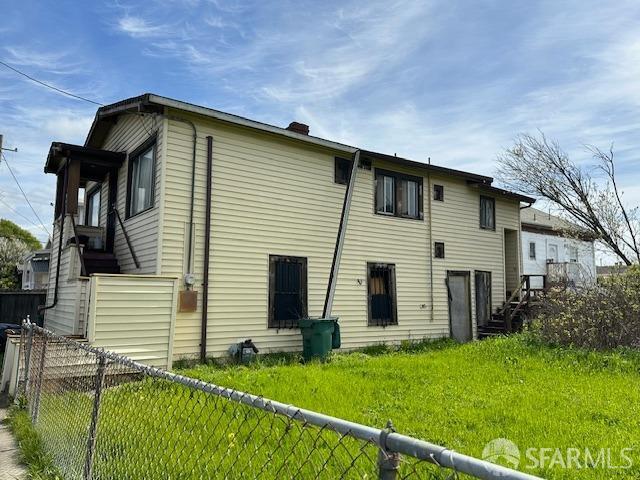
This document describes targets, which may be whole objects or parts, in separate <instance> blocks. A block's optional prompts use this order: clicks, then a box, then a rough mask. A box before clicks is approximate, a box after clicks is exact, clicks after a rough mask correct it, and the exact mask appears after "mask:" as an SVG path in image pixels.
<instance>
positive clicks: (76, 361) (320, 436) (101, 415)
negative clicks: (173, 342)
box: [19, 323, 537, 480]
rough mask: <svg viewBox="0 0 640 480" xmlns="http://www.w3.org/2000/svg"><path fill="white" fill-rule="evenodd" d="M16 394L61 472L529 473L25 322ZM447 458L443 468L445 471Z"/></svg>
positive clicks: (390, 478)
mask: <svg viewBox="0 0 640 480" xmlns="http://www.w3.org/2000/svg"><path fill="white" fill-rule="evenodd" d="M20 358H21V362H20V363H21V369H20V375H21V377H20V378H21V382H20V386H19V388H20V392H21V394H20V395H21V396H22V397H23V398H24V399H25V400H26V405H27V408H28V410H29V412H30V414H31V418H32V420H33V423H34V426H35V429H36V430H37V432H38V433H39V435H40V437H41V439H42V442H43V447H44V449H45V450H46V453H47V454H48V455H50V456H51V458H52V459H53V461H54V463H55V465H56V467H57V468H58V469H59V470H60V473H61V474H62V477H63V478H66V479H86V480H88V479H122V478H130V479H134V478H144V479H156V478H158V479H159V478H179V479H202V478H229V479H236V478H251V479H253V478H265V479H284V478H305V479H306V478H316V479H334V478H345V479H351V478H354V479H355V478H358V479H362V478H369V479H372V478H380V479H385V480H394V479H418V478H451V475H452V472H451V470H453V476H454V477H456V476H457V475H456V474H457V473H466V474H469V475H471V476H474V477H476V478H481V479H498V478H499V479H502V480H510V479H513V480H533V479H535V478H537V477H533V476H531V475H527V474H524V473H521V472H517V471H514V470H510V469H507V468H504V467H501V466H498V465H494V464H492V463H488V462H485V461H482V460H478V459H476V458H473V457H469V456H466V455H462V454H459V453H456V452H453V451H451V450H448V449H446V448H444V447H440V446H438V445H434V444H431V443H428V442H425V441H422V440H418V439H415V438H411V437H407V436H405V435H401V434H398V433H395V432H394V431H393V428H392V426H391V424H390V423H389V424H388V426H387V428H385V429H383V430H381V429H378V428H373V427H368V426H366V425H361V424H357V423H353V422H349V421H346V420H342V419H339V418H335V417H329V416H326V415H322V414H320V413H317V412H313V411H309V410H303V409H300V408H297V407H294V406H292V405H286V404H283V403H280V402H276V401H272V400H268V399H266V398H262V397H259V396H256V395H251V394H248V393H243V392H239V391H236V390H231V389H227V388H224V387H220V386H217V385H213V384H210V383H206V382H203V381H199V380H195V379H192V378H188V377H184V376H181V375H176V374H173V373H170V372H167V371H164V370H160V369H157V368H153V367H149V366H146V365H143V364H140V363H137V362H135V361H133V360H131V359H129V358H127V357H124V356H121V355H118V354H115V353H112V352H107V351H103V350H99V349H96V348H92V347H89V346H87V345H86V344H83V343H80V342H77V341H75V340H71V339H67V338H65V337H61V336H59V335H56V334H53V333H51V332H49V331H47V330H44V329H42V328H40V327H37V326H35V325H33V324H31V323H25V324H24V325H23V330H22V343H21V353H20ZM448 469H451V470H448Z"/></svg>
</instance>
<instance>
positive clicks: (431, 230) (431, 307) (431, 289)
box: [426, 157, 435, 323]
mask: <svg viewBox="0 0 640 480" xmlns="http://www.w3.org/2000/svg"><path fill="white" fill-rule="evenodd" d="M428 161H429V165H431V157H429V159H428ZM426 193H427V197H428V199H429V200H428V203H429V218H428V222H429V309H430V320H431V323H433V322H434V320H435V319H434V306H433V214H432V211H431V207H432V201H433V192H432V190H431V172H427V192H426Z"/></svg>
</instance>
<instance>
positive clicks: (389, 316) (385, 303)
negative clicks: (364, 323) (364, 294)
mask: <svg viewBox="0 0 640 480" xmlns="http://www.w3.org/2000/svg"><path fill="white" fill-rule="evenodd" d="M367 289H368V304H369V305H368V306H369V322H368V323H369V326H380V327H386V326H387V325H397V324H398V315H397V307H396V267H395V265H393V264H387V263H368V264H367Z"/></svg>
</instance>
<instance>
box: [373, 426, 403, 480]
mask: <svg viewBox="0 0 640 480" xmlns="http://www.w3.org/2000/svg"><path fill="white" fill-rule="evenodd" d="M392 432H395V429H394V428H393V423H391V420H389V421H388V422H387V427H386V428H385V429H384V430H382V433H381V434H380V450H378V479H379V480H396V478H397V477H398V470H400V454H399V453H398V452H392V451H390V450H389V449H387V436H388V435H389V434H390V433H392Z"/></svg>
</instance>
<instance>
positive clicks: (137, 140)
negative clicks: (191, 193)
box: [100, 114, 164, 274]
mask: <svg viewBox="0 0 640 480" xmlns="http://www.w3.org/2000/svg"><path fill="white" fill-rule="evenodd" d="M162 125H163V122H162V120H161V119H159V118H157V117H154V118H151V117H144V118H143V117H140V116H138V115H133V114H131V115H124V116H121V117H120V118H119V119H118V122H117V123H116V124H115V125H114V126H113V127H112V128H111V131H110V132H109V135H108V136H107V139H106V140H105V142H104V144H103V146H102V148H104V149H105V150H112V151H115V152H127V153H131V152H132V151H134V150H135V149H136V148H137V147H138V146H140V145H141V144H142V143H144V142H145V141H146V140H147V139H148V138H149V137H150V136H152V135H153V134H154V133H156V132H157V139H158V141H157V146H156V175H155V202H154V206H153V208H151V209H149V210H147V211H145V212H142V213H140V214H138V215H135V216H133V217H131V218H126V216H127V176H128V162H129V158H127V160H126V161H125V162H124V164H123V165H122V167H120V169H119V171H118V202H117V205H118V211H119V212H120V216H121V217H122V220H123V222H124V226H125V229H126V230H127V233H128V235H129V238H130V240H131V243H132V245H133V249H134V251H135V253H136V255H137V256H138V260H139V262H140V268H139V269H137V268H136V266H135V263H134V262H133V257H132V256H131V252H130V251H129V247H128V246H127V243H126V240H125V238H124V235H123V234H122V229H121V228H120V224H119V223H118V222H117V220H116V236H115V247H114V248H115V254H116V256H117V258H118V263H119V264H120V271H121V272H122V273H139V274H153V273H156V258H157V255H158V251H157V247H158V241H157V236H158V222H159V214H158V210H159V208H158V203H159V191H160V178H161V175H162V163H163V161H162V155H161V153H162V142H163V139H164V135H163V129H162ZM108 196H109V184H108V177H107V179H105V181H104V182H103V184H102V191H101V202H102V203H101V204H102V208H103V210H102V212H101V214H100V226H103V227H106V223H107V211H108V209H109V208H110V206H109V198H108Z"/></svg>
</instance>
